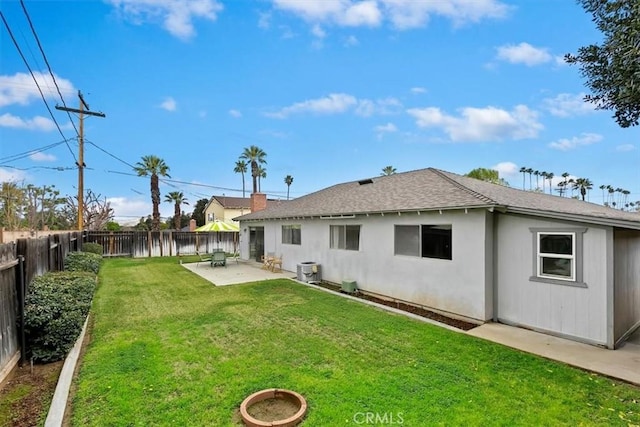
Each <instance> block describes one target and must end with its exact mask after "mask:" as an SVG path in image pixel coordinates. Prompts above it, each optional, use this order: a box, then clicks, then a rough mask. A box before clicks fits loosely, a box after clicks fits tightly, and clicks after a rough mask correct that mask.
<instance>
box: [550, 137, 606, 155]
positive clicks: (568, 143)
mask: <svg viewBox="0 0 640 427" xmlns="http://www.w3.org/2000/svg"><path fill="white" fill-rule="evenodd" d="M601 140H602V135H599V134H597V133H583V134H582V135H580V136H574V137H573V138H561V139H559V140H557V141H553V142H551V143H550V144H549V147H551V148H553V149H555V150H560V151H569V150H573V149H575V148H578V147H582V146H584V145H591V144H595V143H596V142H599V141H601Z"/></svg>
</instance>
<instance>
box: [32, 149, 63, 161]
mask: <svg viewBox="0 0 640 427" xmlns="http://www.w3.org/2000/svg"><path fill="white" fill-rule="evenodd" d="M29 158H30V159H31V160H33V161H34V162H53V161H56V160H57V159H56V156H54V155H53V154H47V153H43V152H42V151H37V152H35V153H33V154H31V155H30V156H29Z"/></svg>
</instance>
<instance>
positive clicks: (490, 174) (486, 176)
mask: <svg viewBox="0 0 640 427" xmlns="http://www.w3.org/2000/svg"><path fill="white" fill-rule="evenodd" d="M465 176H468V177H469V178H475V179H479V180H480V181H486V182H491V183H493V184H500V185H504V186H507V187H508V186H509V183H508V182H507V181H505V180H504V179H502V178H500V174H499V172H498V171H497V170H494V169H487V168H475V169H473V170H471V171H470V172H469V173H467V174H466V175H465Z"/></svg>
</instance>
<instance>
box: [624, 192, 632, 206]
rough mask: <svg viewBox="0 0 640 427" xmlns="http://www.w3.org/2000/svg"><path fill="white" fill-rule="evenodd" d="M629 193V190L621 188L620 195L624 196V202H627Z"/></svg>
mask: <svg viewBox="0 0 640 427" xmlns="http://www.w3.org/2000/svg"><path fill="white" fill-rule="evenodd" d="M629 194H631V191H629V190H622V196H623V198H624V204H627V199H628V197H629Z"/></svg>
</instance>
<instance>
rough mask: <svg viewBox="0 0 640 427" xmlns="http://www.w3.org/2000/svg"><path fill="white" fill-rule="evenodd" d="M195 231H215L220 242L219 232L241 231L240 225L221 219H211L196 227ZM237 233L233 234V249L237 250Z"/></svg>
mask: <svg viewBox="0 0 640 427" xmlns="http://www.w3.org/2000/svg"><path fill="white" fill-rule="evenodd" d="M194 231H215V232H216V240H217V241H218V243H219V242H220V237H219V235H218V233H219V232H227V233H229V232H230V233H240V227H238V226H237V225H235V224H231V223H228V222H224V221H220V220H219V219H216V220H215V221H211V222H208V223H206V224H205V225H201V226H200V227H198V228H196V229H195V230H194ZM236 244H237V242H236V235H235V234H234V236H233V251H234V252H235V251H236Z"/></svg>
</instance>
